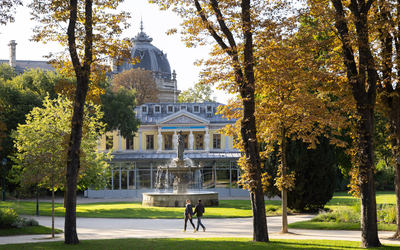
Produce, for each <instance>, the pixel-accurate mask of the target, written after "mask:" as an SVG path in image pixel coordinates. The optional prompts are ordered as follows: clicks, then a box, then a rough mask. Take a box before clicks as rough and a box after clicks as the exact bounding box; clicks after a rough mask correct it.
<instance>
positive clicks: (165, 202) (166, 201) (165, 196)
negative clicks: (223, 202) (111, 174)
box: [142, 191, 219, 207]
mask: <svg viewBox="0 0 400 250" xmlns="http://www.w3.org/2000/svg"><path fill="white" fill-rule="evenodd" d="M142 195H143V201H142V206H147V207H184V206H185V204H186V199H189V200H190V202H191V203H192V204H193V207H194V206H195V205H196V204H197V200H198V199H201V203H202V204H203V205H204V206H206V207H213V206H218V205H219V201H218V192H212V191H196V192H188V193H180V194H174V193H172V192H165V193H158V192H152V193H143V194H142Z"/></svg>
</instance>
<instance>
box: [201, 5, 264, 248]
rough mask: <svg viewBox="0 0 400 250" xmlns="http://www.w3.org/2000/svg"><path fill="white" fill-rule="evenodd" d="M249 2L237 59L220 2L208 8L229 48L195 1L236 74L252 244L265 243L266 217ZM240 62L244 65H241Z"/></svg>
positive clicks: (243, 6)
mask: <svg viewBox="0 0 400 250" xmlns="http://www.w3.org/2000/svg"><path fill="white" fill-rule="evenodd" d="M250 2H251V1H250V0H242V1H241V19H242V27H243V42H244V50H243V57H241V56H239V53H238V51H237V47H238V46H237V45H236V41H235V38H236V37H235V36H234V35H233V34H232V32H231V30H230V29H229V27H228V26H229V25H226V24H225V21H224V19H225V18H224V16H223V14H222V13H223V11H221V10H220V9H219V1H217V0H211V1H210V2H209V4H210V6H209V7H210V8H212V10H213V11H214V14H215V15H216V17H217V19H218V25H219V27H220V30H221V32H222V33H223V34H224V35H225V36H226V38H227V42H228V43H229V46H228V45H227V44H226V43H225V41H224V39H222V38H221V37H220V36H219V34H218V32H216V31H215V30H214V28H213V26H214V24H213V25H211V23H210V22H209V21H208V17H207V16H206V15H204V11H203V9H202V5H201V4H200V2H199V1H198V0H195V1H194V4H195V7H196V9H197V13H198V15H199V17H200V18H201V20H202V22H203V23H204V25H206V27H207V29H208V31H209V32H210V35H211V36H212V37H213V38H214V40H215V41H216V42H217V43H218V44H219V46H220V47H221V49H223V50H224V51H225V52H226V53H227V54H228V55H229V57H230V58H231V60H232V62H231V65H232V69H233V71H234V73H235V83H236V84H237V86H238V89H239V92H240V95H241V98H242V103H243V119H242V123H241V131H240V132H241V137H242V141H243V150H244V154H245V157H246V160H247V163H246V164H247V166H246V167H247V168H248V169H247V171H249V173H250V176H251V177H250V179H251V180H250V181H249V182H250V196H251V205H252V210H253V240H254V241H259V242H267V241H269V239H268V230H267V217H266V213H265V201H264V192H263V189H262V182H261V160H260V154H259V148H258V147H259V145H258V141H257V127H256V119H255V116H254V112H255V100H254V91H255V80H254V69H253V68H254V58H253V29H252V22H251V11H250V8H251V4H250ZM241 58H243V61H241Z"/></svg>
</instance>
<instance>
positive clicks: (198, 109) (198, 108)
mask: <svg viewBox="0 0 400 250" xmlns="http://www.w3.org/2000/svg"><path fill="white" fill-rule="evenodd" d="M193 113H200V106H198V105H196V106H193Z"/></svg>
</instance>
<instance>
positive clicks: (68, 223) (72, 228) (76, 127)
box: [64, 0, 93, 244]
mask: <svg viewBox="0 0 400 250" xmlns="http://www.w3.org/2000/svg"><path fill="white" fill-rule="evenodd" d="M92 5H93V3H92V0H85V37H84V39H85V40H84V46H85V50H84V58H83V59H82V62H83V65H81V62H80V60H79V54H78V52H77V45H76V42H75V39H76V37H75V29H76V20H77V10H78V2H77V0H70V17H69V25H68V31H67V35H68V46H69V53H70V56H71V61H72V65H73V66H74V71H75V75H76V80H77V84H76V91H75V100H74V107H73V108H74V110H73V114H72V121H71V123H72V125H71V135H70V141H69V150H68V158H69V159H68V165H67V185H66V189H67V202H66V207H65V228H64V235H65V241H64V243H65V244H79V239H78V234H77V231H76V185H77V180H78V173H79V167H80V159H79V157H80V156H79V154H80V150H81V141H82V126H83V112H84V106H85V99H86V95H87V92H88V90H89V79H90V74H91V64H92V60H93V50H92V46H93V19H92Z"/></svg>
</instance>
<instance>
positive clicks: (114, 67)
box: [109, 57, 118, 73]
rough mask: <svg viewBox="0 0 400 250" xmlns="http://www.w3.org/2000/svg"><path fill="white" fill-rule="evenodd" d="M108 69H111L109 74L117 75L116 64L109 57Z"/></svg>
mask: <svg viewBox="0 0 400 250" xmlns="http://www.w3.org/2000/svg"><path fill="white" fill-rule="evenodd" d="M109 62H110V64H109V65H110V69H111V73H118V69H117V64H116V63H115V60H114V58H112V57H110V61H109Z"/></svg>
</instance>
